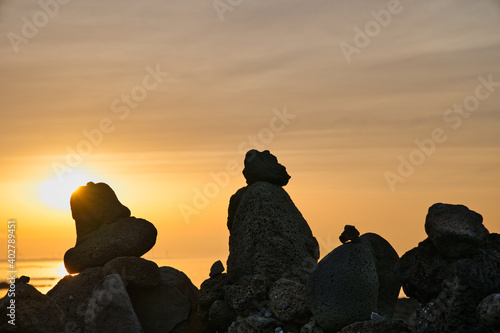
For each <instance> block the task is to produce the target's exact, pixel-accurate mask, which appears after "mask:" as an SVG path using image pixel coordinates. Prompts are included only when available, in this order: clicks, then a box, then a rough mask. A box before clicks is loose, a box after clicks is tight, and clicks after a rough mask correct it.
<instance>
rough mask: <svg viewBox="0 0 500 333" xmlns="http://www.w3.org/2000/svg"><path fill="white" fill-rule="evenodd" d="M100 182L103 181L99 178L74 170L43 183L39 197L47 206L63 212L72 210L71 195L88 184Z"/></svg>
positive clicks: (39, 189) (39, 188)
mask: <svg viewBox="0 0 500 333" xmlns="http://www.w3.org/2000/svg"><path fill="white" fill-rule="evenodd" d="M99 181H101V180H100V179H99V178H98V177H95V176H92V175H89V174H86V173H84V172H82V171H80V170H73V171H71V172H67V173H65V174H63V175H61V176H59V177H54V178H52V179H49V180H47V181H45V182H43V183H41V184H40V185H39V187H38V195H39V196H40V199H41V201H42V202H43V203H44V204H46V205H49V206H52V207H55V208H58V209H62V210H70V205H69V200H70V198H71V194H73V192H74V191H76V190H77V189H78V187H80V186H83V185H85V184H87V183H88V182H99Z"/></svg>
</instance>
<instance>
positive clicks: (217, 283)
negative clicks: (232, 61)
mask: <svg viewBox="0 0 500 333" xmlns="http://www.w3.org/2000/svg"><path fill="white" fill-rule="evenodd" d="M226 281H227V274H225V273H222V274H219V275H216V276H214V277H212V278H210V279H207V280H205V281H203V283H202V284H201V286H200V293H199V296H200V297H199V300H198V302H199V305H200V306H199V310H200V314H201V316H202V317H206V316H208V311H209V309H210V307H211V306H212V303H213V302H215V301H216V300H222V299H224V290H223V287H224V286H225V285H226Z"/></svg>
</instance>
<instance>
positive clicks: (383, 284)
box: [359, 233, 401, 318]
mask: <svg viewBox="0 0 500 333" xmlns="http://www.w3.org/2000/svg"><path fill="white" fill-rule="evenodd" d="M359 241H360V242H362V243H365V244H368V245H370V246H371V248H372V249H373V253H374V254H375V267H376V269H377V276H378V282H379V289H378V305H377V313H378V314H381V315H383V316H387V317H389V318H391V317H392V314H393V312H394V307H395V305H396V302H397V300H398V297H399V290H400V289H401V283H400V281H399V280H398V278H397V276H396V272H395V268H396V265H397V263H398V260H399V256H398V253H397V252H396V250H394V248H393V247H392V246H391V244H390V243H389V242H388V241H386V240H385V239H384V238H383V237H381V236H379V235H377V234H374V233H366V234H363V235H361V237H359Z"/></svg>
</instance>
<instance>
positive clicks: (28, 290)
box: [0, 282, 65, 333]
mask: <svg viewBox="0 0 500 333" xmlns="http://www.w3.org/2000/svg"><path fill="white" fill-rule="evenodd" d="M11 296H13V297H12V298H11V297H9V293H7V294H6V295H5V296H4V297H3V298H2V299H0V314H1V316H2V321H1V324H0V331H1V332H6V333H8V332H24V333H53V332H60V331H61V330H62V328H63V327H64V319H65V316H64V312H63V311H62V310H61V308H60V307H59V306H58V305H57V303H56V302H55V301H54V300H53V299H52V298H50V297H49V296H46V295H44V294H42V293H40V292H39V291H38V290H37V289H36V288H35V287H33V286H32V285H30V284H26V283H21V282H17V283H15V296H14V295H11ZM11 300H13V301H14V303H12V302H11ZM9 307H11V308H13V312H11V309H10V308H9ZM10 314H13V316H9V315H10ZM9 321H11V323H9Z"/></svg>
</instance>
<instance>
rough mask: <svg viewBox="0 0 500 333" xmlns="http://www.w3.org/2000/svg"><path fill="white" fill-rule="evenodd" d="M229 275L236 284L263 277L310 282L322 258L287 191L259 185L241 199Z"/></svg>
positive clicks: (260, 183) (234, 224) (232, 231)
mask: <svg viewBox="0 0 500 333" xmlns="http://www.w3.org/2000/svg"><path fill="white" fill-rule="evenodd" d="M229 252H230V253H229V257H228V260H227V274H228V277H229V279H231V280H233V281H235V280H237V279H238V278H240V277H242V276H244V275H254V274H262V275H264V276H266V278H268V279H269V280H270V281H276V280H278V279H280V278H297V279H299V280H300V281H302V282H304V283H305V281H307V277H308V276H309V272H310V270H311V268H312V266H313V265H314V264H315V263H316V261H317V259H318V258H319V247H318V243H317V241H316V239H315V238H314V237H313V235H312V232H311V229H310V228H309V225H308V224H307V222H306V220H304V218H303V217H302V214H301V213H300V212H299V210H298V209H297V207H296V206H295V205H294V203H293V202H292V200H291V199H290V197H289V196H288V194H287V193H286V191H285V190H284V189H283V188H281V187H280V186H277V185H273V184H270V183H267V182H257V183H254V184H253V185H251V186H248V188H247V190H246V192H245V193H244V195H243V197H242V198H241V200H240V202H239V205H238V208H237V209H236V213H235V215H234V220H233V222H232V227H231V233H230V236H229Z"/></svg>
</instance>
